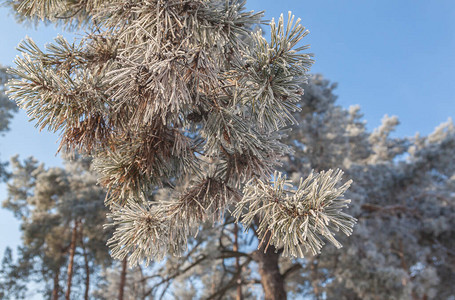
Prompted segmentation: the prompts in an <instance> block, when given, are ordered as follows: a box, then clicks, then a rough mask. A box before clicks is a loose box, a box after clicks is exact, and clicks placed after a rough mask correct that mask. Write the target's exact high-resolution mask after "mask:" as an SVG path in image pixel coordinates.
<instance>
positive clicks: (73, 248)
mask: <svg viewBox="0 0 455 300" xmlns="http://www.w3.org/2000/svg"><path fill="white" fill-rule="evenodd" d="M78 226H79V221H78V220H75V221H74V227H73V232H72V234H71V244H70V260H69V262H68V279H67V286H66V293H65V299H66V300H70V294H71V283H72V280H73V264H74V255H75V253H76V243H77V227H78Z"/></svg>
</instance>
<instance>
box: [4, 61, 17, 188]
mask: <svg viewBox="0 0 455 300" xmlns="http://www.w3.org/2000/svg"><path fill="white" fill-rule="evenodd" d="M8 78H9V76H8V74H7V73H6V68H4V67H2V66H0V134H3V133H4V132H5V131H7V130H9V125H10V121H11V118H12V117H13V113H14V112H16V111H17V106H16V104H15V103H14V102H13V101H11V100H9V99H8V97H6V95H5V84H6V82H7V81H8ZM5 166H6V163H2V162H1V161H0V180H2V179H4V178H5V177H6V175H7V172H6V170H5Z"/></svg>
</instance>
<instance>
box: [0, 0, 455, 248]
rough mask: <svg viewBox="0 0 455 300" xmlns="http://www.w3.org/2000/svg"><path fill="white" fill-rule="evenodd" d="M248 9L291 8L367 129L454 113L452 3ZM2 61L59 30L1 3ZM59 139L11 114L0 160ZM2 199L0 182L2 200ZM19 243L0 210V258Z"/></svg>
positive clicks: (420, 128)
mask: <svg viewBox="0 0 455 300" xmlns="http://www.w3.org/2000/svg"><path fill="white" fill-rule="evenodd" d="M247 7H248V8H249V9H253V10H256V11H257V10H266V17H267V18H268V19H271V18H272V17H276V18H277V17H279V15H280V13H282V12H283V13H285V14H287V11H289V10H290V11H292V12H293V13H294V14H295V15H296V16H297V17H300V18H301V19H302V24H303V25H305V26H306V27H307V28H308V29H309V30H310V35H309V36H308V37H307V40H306V43H308V44H311V52H313V53H314V54H315V60H316V63H315V64H314V66H313V69H312V72H314V73H315V72H318V73H322V74H324V76H325V77H326V78H328V79H330V80H332V81H335V82H338V83H339V85H338V89H337V91H336V93H337V94H338V95H339V98H338V103H340V104H341V105H343V106H345V107H348V106H349V105H352V104H359V105H360V106H361V108H362V111H363V112H364V114H365V120H367V121H368V127H369V128H370V129H372V128H374V127H376V126H378V125H379V124H380V119H381V118H382V116H383V115H384V114H389V115H398V116H399V118H400V120H401V125H400V127H399V128H398V130H397V132H396V135H398V136H410V135H414V134H415V133H416V132H420V133H422V134H428V133H430V132H431V131H432V130H433V128H434V127H435V126H437V125H438V124H439V123H441V122H443V121H446V120H447V118H449V117H452V118H454V117H455V83H454V81H455V76H454V74H453V73H454V72H455V1H454V0H435V1H428V0H420V1H419V0H400V1H396V0H394V1H392V0H381V1H372V0H371V1H365V0H339V1H327V0H326V1H324V0H311V1H309V0H299V1H296V0H281V1H268V0H265V1H264V0H262V1H259V0H250V1H248V4H247ZM0 28H2V38H1V42H0V64H3V65H12V61H13V59H14V57H15V56H16V54H17V53H16V51H15V47H16V45H17V44H18V43H19V41H20V40H21V39H22V38H23V37H25V35H29V36H30V37H32V38H33V39H34V40H35V41H36V42H37V43H38V45H44V44H45V43H46V42H49V41H51V40H52V39H53V37H55V36H56V35H57V34H58V33H63V34H64V35H67V34H65V33H64V32H62V30H55V28H53V27H47V28H46V27H40V28H39V30H38V31H36V30H32V29H30V28H24V27H22V26H21V25H17V24H15V22H14V20H13V18H12V17H11V16H8V12H7V10H5V9H4V8H0ZM57 138H58V137H57V136H53V135H51V134H48V133H44V132H41V133H38V131H37V130H36V129H35V128H34V127H33V125H32V124H30V123H27V121H26V116H25V114H24V113H20V114H18V115H16V117H15V119H14V121H13V124H12V131H11V132H9V133H7V134H6V135H5V136H4V137H0V159H1V160H6V159H7V158H8V157H10V156H12V155H14V154H16V153H19V154H20V156H21V157H23V158H25V157H27V156H30V155H34V156H35V157H37V158H38V159H39V160H40V161H43V162H45V163H46V165H48V166H54V165H58V164H60V160H59V159H58V158H57V157H55V152H56V149H57V143H56V140H57ZM5 197H6V193H5V185H0V199H1V200H3V199H4V198H5ZM18 241H19V231H18V223H17V221H16V220H15V219H14V218H13V217H12V215H11V214H10V213H9V212H6V211H4V210H1V209H0V255H2V253H3V250H4V248H5V247H6V245H11V246H16V245H17V243H18Z"/></svg>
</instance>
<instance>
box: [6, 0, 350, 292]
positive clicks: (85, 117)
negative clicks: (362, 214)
mask: <svg viewBox="0 0 455 300" xmlns="http://www.w3.org/2000/svg"><path fill="white" fill-rule="evenodd" d="M11 4H12V5H13V6H14V7H15V9H16V10H17V11H18V14H19V15H21V16H24V17H26V18H30V19H32V20H36V19H42V20H45V21H47V22H56V23H64V24H65V25H68V26H86V27H85V28H86V30H87V32H88V34H87V35H86V36H85V37H83V38H82V39H80V40H79V41H77V42H74V43H70V42H68V41H66V40H65V39H64V38H63V37H57V38H56V39H55V42H54V43H53V44H49V45H48V46H47V49H46V51H43V50H41V49H39V47H38V46H37V45H36V44H35V43H34V42H33V41H32V40H31V39H28V38H27V39H25V40H24V41H23V42H22V43H21V44H20V45H19V50H20V51H21V52H22V57H21V58H18V59H17V60H16V68H15V69H12V70H11V72H12V74H14V75H15V76H17V78H18V79H16V80H12V81H11V82H10V84H9V95H10V97H11V98H13V99H15V100H16V101H17V103H18V104H19V105H20V106H21V107H22V108H24V109H26V110H27V112H28V114H29V115H30V116H31V117H32V120H34V121H35V123H36V125H37V126H38V127H39V128H40V129H44V128H47V129H49V130H51V131H54V132H59V133H60V134H61V147H60V148H61V149H68V151H74V150H77V151H79V152H81V153H83V154H86V155H90V156H92V157H93V158H94V164H95V166H96V170H97V171H98V173H99V176H100V178H99V182H100V183H101V184H102V186H104V187H105V188H106V189H107V190H108V191H109V196H108V197H107V199H106V201H105V202H106V205H107V206H108V207H109V208H110V210H111V213H110V215H109V217H110V219H111V225H113V226H115V232H114V234H113V237H112V238H111V239H110V241H109V245H110V247H111V253H112V256H113V257H114V258H117V259H120V260H122V259H124V258H125V257H127V258H128V262H129V264H130V265H131V266H134V265H136V264H138V263H140V262H142V261H145V262H146V264H148V263H150V262H151V261H153V260H160V259H162V258H163V257H164V256H165V255H166V254H173V255H177V256H179V255H183V254H184V253H185V251H186V250H187V244H188V237H190V236H192V235H195V234H196V233H197V232H198V229H199V228H200V226H201V224H202V223H203V222H205V221H206V220H212V222H214V221H222V220H223V215H224V213H225V212H226V209H227V208H228V207H232V211H233V212H234V216H235V220H236V222H238V223H239V224H242V227H243V228H245V229H246V228H252V229H254V230H256V232H257V234H258V236H259V239H260V241H261V242H260V244H259V248H260V251H259V252H258V253H262V254H260V255H259V254H258V258H257V259H258V260H259V261H261V260H262V261H267V260H269V259H272V260H277V259H278V254H277V253H275V250H276V251H278V250H280V249H282V251H281V250H280V253H282V254H283V255H284V256H289V257H302V256H303V255H304V254H305V253H306V252H308V253H319V252H320V250H321V248H322V245H323V244H324V241H329V242H331V243H333V244H334V245H336V246H337V247H341V244H340V243H339V242H338V241H337V239H336V238H335V233H336V232H341V233H344V234H348V235H349V234H350V233H351V232H352V227H353V225H354V223H355V219H354V218H353V217H351V216H349V215H347V214H346V213H344V212H342V210H343V208H344V207H346V206H347V203H349V200H346V199H345V198H343V193H344V192H345V191H346V189H347V188H348V187H349V185H350V181H348V182H346V183H344V184H342V183H341V175H342V172H341V171H338V170H337V171H332V170H327V171H324V170H320V171H321V172H320V173H311V174H307V176H305V177H304V178H302V180H300V181H299V182H298V183H297V184H296V185H295V186H294V185H292V184H291V182H290V181H289V180H288V179H287V177H286V175H284V174H281V173H277V172H274V170H275V169H276V168H277V167H278V166H279V165H280V157H283V155H286V154H287V153H289V151H290V148H289V146H288V145H286V144H284V143H283V142H282V139H283V137H284V133H283V132H282V130H283V129H285V128H287V127H288V126H290V125H293V124H295V123H296V120H295V119H294V117H293V115H292V113H293V112H295V111H298V110H300V109H301V108H302V107H301V105H300V104H299V101H300V99H301V95H302V94H303V93H304V90H303V89H302V88H301V84H302V83H303V82H305V80H306V77H307V71H308V69H309V67H310V66H311V64H312V59H311V57H310V55H309V54H307V53H305V52H304V51H305V50H306V49H307V48H308V47H307V46H303V45H301V40H302V39H303V38H304V37H305V35H306V34H307V33H308V32H307V31H306V30H305V28H304V27H303V26H301V25H300V24H299V23H300V20H299V19H297V20H296V19H295V18H294V16H292V15H291V14H290V13H289V15H288V17H287V20H285V18H284V17H283V16H281V17H280V18H279V20H278V21H274V20H272V21H271V22H270V31H271V36H270V39H269V41H267V40H266V39H265V38H264V37H263V36H262V33H261V32H257V31H256V32H255V31H252V30H251V29H252V28H253V26H255V25H257V24H264V23H265V22H264V21H263V20H262V19H261V17H262V14H261V13H254V12H247V11H245V8H244V7H245V1H240V0H233V1H225V0H168V1H163V0H155V1H127V2H125V1H63V0H60V1H49V0H48V1H45V0H27V1H25V0H24V1H18V2H13V3H11ZM246 40H248V42H246ZM160 187H169V189H168V192H169V194H168V197H167V198H166V199H165V200H162V201H155V200H154V199H155V197H153V195H154V193H156V191H157V188H160ZM74 226H75V227H76V224H75V225H74ZM337 238H338V234H337ZM263 265H264V266H266V265H267V264H263ZM262 271H263V272H262ZM262 271H261V275H263V279H264V283H263V285H264V289H265V290H266V298H270V299H278V298H281V299H282V298H283V297H285V292H284V289H283V286H282V284H281V285H279V284H278V285H277V284H275V282H274V280H277V278H274V277H273V275H271V274H272V273H276V271H277V270H276V269H273V270H272V269H270V270H269V269H264V270H262ZM278 280H279V278H278Z"/></svg>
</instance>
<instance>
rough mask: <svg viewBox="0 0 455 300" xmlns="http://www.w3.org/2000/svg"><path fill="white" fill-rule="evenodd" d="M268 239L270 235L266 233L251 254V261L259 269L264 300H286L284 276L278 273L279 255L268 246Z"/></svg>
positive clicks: (273, 248)
mask: <svg viewBox="0 0 455 300" xmlns="http://www.w3.org/2000/svg"><path fill="white" fill-rule="evenodd" d="M269 238H270V233H267V234H266V236H265V237H264V240H263V241H264V242H263V243H261V245H260V247H259V249H258V250H256V251H254V252H253V259H254V260H255V261H256V262H257V264H258V267H259V275H261V284H262V288H263V290H264V296H265V300H286V299H287V295H286V290H285V289H284V276H283V275H282V274H281V273H280V267H279V265H278V260H279V258H280V253H276V252H277V251H276V250H277V249H276V248H275V247H274V246H272V245H268V244H269V243H268V240H269ZM265 249H267V252H266V253H264V250H265Z"/></svg>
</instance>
